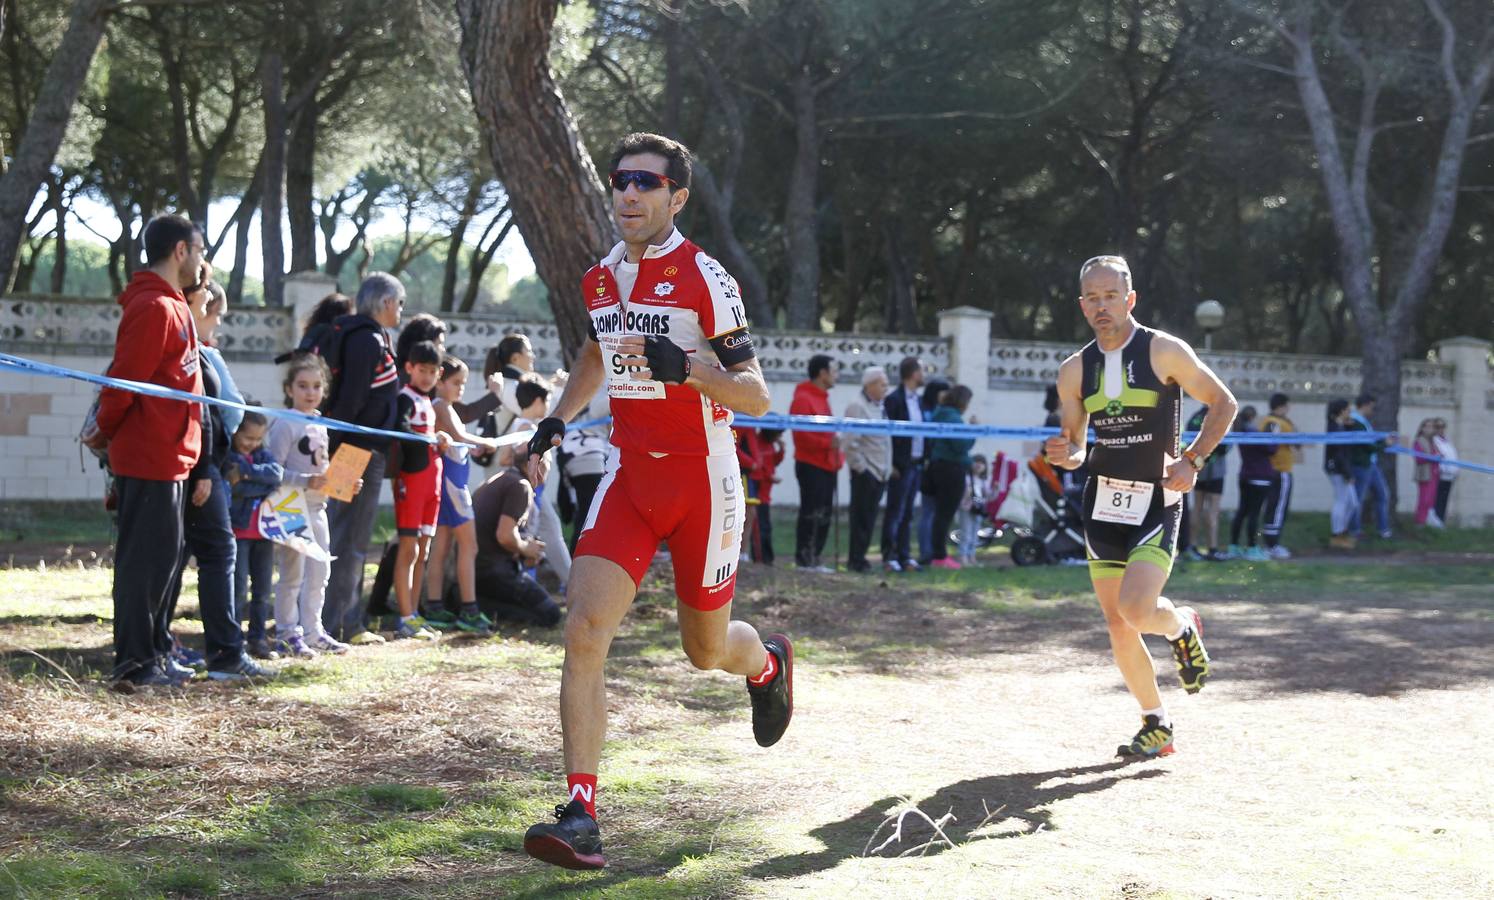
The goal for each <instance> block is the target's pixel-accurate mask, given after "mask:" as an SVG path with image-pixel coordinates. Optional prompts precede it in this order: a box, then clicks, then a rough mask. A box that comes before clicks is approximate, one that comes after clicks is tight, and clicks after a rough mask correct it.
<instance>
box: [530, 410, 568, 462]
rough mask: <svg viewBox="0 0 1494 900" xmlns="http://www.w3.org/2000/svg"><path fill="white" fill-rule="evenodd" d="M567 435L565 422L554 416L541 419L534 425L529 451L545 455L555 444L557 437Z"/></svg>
mask: <svg viewBox="0 0 1494 900" xmlns="http://www.w3.org/2000/svg"><path fill="white" fill-rule="evenodd" d="M563 437H565V422H564V421H562V420H560V419H557V418H556V417H554V416H547V417H545V418H543V419H540V423H539V424H538V425H536V426H534V437H532V438H530V439H529V453H530V454H531V455H533V454H535V453H539V454H541V455H543V454H544V453H546V452H547V451H549V450H550V449H551V448H553V447H554V446H555V439H556V438H563Z"/></svg>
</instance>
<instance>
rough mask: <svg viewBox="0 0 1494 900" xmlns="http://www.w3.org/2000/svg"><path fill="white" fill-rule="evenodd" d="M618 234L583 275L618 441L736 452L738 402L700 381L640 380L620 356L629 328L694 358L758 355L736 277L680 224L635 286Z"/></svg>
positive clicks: (651, 448) (698, 362) (729, 359)
mask: <svg viewBox="0 0 1494 900" xmlns="http://www.w3.org/2000/svg"><path fill="white" fill-rule="evenodd" d="M626 250H627V248H626V245H624V244H622V243H619V244H618V245H617V246H616V247H613V248H612V252H611V253H609V254H607V257H606V258H605V259H603V260H602V261H601V262H600V263H598V264H597V265H595V266H593V267H592V268H591V270H590V271H588V272H587V273H586V275H585V276H583V277H582V279H581V291H582V295H583V296H584V297H585V299H586V306H587V310H588V312H589V313H590V315H591V333H592V337H593V339H594V340H596V341H597V342H598V343H599V344H601V347H602V362H603V365H604V368H605V369H606V372H607V393H608V396H609V398H610V400H611V405H612V422H613V432H612V443H613V444H614V445H616V446H618V447H621V448H623V449H625V450H635V451H638V452H641V453H655V454H678V455H681V456H721V455H727V454H731V455H735V453H736V442H735V440H734V439H733V437H732V432H731V422H732V413H731V410H729V409H727V408H726V407H724V406H722V405H721V404H719V403H716V402H715V401H713V400H711V399H710V398H708V397H705V396H704V395H702V394H701V393H700V392H699V391H696V390H695V389H694V388H692V387H687V386H685V385H682V384H668V385H666V384H664V383H663V382H660V381H634V380H631V379H630V377H629V372H628V369H627V367H625V366H623V365H622V364H621V363H620V362H619V361H618V358H619V354H618V352H617V343H618V341H619V340H621V339H622V338H623V337H624V336H628V335H649V334H655V335H660V336H663V337H668V338H669V339H670V340H671V341H673V342H674V343H675V344H677V345H678V346H679V347H680V348H681V349H683V350H684V351H685V352H686V353H688V354H690V364H691V365H692V366H702V365H709V366H716V367H717V368H724V367H725V366H728V365H733V364H735V363H738V362H742V361H743V360H746V359H751V358H752V357H753V355H754V353H753V351H752V338H751V336H750V335H749V334H748V332H747V313H746V310H745V309H744V308H743V306H742V295H741V292H740V291H739V290H738V289H737V282H736V279H734V278H732V277H731V275H729V274H727V272H726V270H725V269H724V268H722V267H721V264H720V263H718V262H716V260H714V259H712V258H711V257H710V256H708V255H706V253H705V251H703V250H701V249H700V248H699V247H697V246H696V245H695V244H692V243H691V242H690V241H687V240H685V238H684V236H683V235H681V234H680V233H679V231H678V230H675V231H673V232H671V233H670V235H669V238H668V240H666V241H665V242H664V243H663V244H656V245H652V246H650V247H649V248H648V250H647V251H646V252H645V253H644V255H643V259H642V260H641V261H640V262H639V264H638V271H637V276H636V279H635V280H634V281H633V284H632V286H631V295H630V296H628V297H623V296H621V289H620V288H619V284H618V276H617V274H616V272H617V269H618V267H619V265H625V253H626Z"/></svg>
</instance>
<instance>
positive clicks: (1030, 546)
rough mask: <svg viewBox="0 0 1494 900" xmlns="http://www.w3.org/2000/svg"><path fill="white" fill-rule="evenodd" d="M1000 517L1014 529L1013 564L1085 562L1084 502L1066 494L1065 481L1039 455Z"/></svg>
mask: <svg viewBox="0 0 1494 900" xmlns="http://www.w3.org/2000/svg"><path fill="white" fill-rule="evenodd" d="M993 502H998V503H999V506H998V508H997V513H996V514H997V515H999V516H1001V517H1002V518H1003V519H1004V520H1005V521H1006V522H1007V523H1008V524H1009V525H1010V526H1011V527H1010V530H1011V533H1012V536H1013V540H1012V562H1014V563H1016V564H1017V565H1019V566H1036V565H1051V564H1053V563H1059V562H1063V561H1065V560H1082V559H1084V520H1083V518H1082V516H1081V515H1080V512H1079V505H1080V501H1079V500H1078V499H1077V498H1075V497H1074V496H1072V495H1071V494H1068V493H1065V491H1064V487H1063V478H1062V477H1061V476H1060V474H1059V473H1058V472H1057V471H1056V470H1054V468H1053V466H1052V465H1050V464H1049V463H1048V460H1047V459H1046V458H1045V457H1044V456H1043V455H1042V454H1038V455H1037V456H1036V457H1034V458H1033V459H1031V460H1030V461H1028V463H1027V465H1026V466H1025V467H1023V468H1022V469H1021V470H1020V471H1019V473H1018V476H1017V480H1016V481H1015V482H1014V483H1013V484H1012V486H1011V490H1010V491H1008V492H1007V493H1006V494H1005V496H1004V497H1000V498H998V500H997V501H993Z"/></svg>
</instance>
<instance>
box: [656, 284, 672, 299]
mask: <svg viewBox="0 0 1494 900" xmlns="http://www.w3.org/2000/svg"><path fill="white" fill-rule="evenodd" d="M672 293H674V283H673V282H669V281H661V282H659V283H658V284H656V285H654V296H655V297H668V296H669V295H670V294H672Z"/></svg>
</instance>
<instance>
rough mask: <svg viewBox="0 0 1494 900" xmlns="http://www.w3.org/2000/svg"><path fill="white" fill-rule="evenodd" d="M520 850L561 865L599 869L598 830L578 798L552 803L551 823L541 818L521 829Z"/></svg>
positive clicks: (600, 837)
mask: <svg viewBox="0 0 1494 900" xmlns="http://www.w3.org/2000/svg"><path fill="white" fill-rule="evenodd" d="M524 852H525V853H528V854H529V855H530V856H532V857H534V858H535V859H538V860H541V861H543V862H547V863H549V864H550V865H552V866H560V867H561V868H564V869H600V868H602V866H604V865H606V860H604V859H603V858H602V832H601V829H599V828H597V820H596V819H593V818H592V817H591V816H589V815H587V814H586V807H585V806H583V805H582V803H581V801H580V800H572V801H571V802H570V803H567V804H566V805H565V806H557V807H555V824H553V825H551V824H550V823H548V822H542V823H540V824H538V825H531V826H529V830H528V831H526V832H524Z"/></svg>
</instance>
